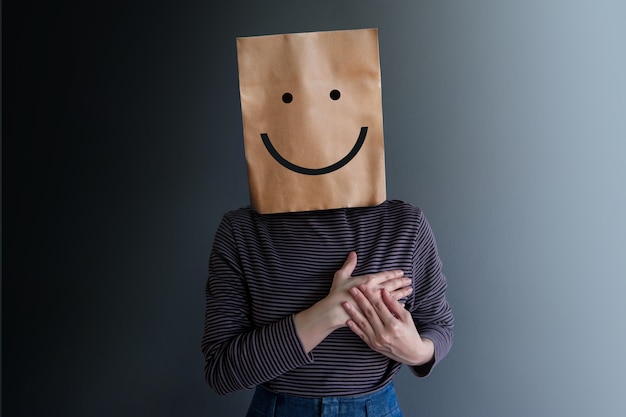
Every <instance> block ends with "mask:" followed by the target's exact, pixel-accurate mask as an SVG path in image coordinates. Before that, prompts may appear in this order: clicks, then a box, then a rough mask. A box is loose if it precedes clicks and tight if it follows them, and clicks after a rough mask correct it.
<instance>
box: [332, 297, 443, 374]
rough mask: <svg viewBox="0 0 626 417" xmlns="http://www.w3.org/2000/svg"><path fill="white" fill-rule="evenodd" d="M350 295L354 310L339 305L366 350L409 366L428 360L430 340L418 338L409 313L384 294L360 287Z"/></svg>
mask: <svg viewBox="0 0 626 417" xmlns="http://www.w3.org/2000/svg"><path fill="white" fill-rule="evenodd" d="M350 294H351V295H352V297H353V298H354V301H355V303H356V305H357V306H358V308H355V306H354V305H353V304H351V302H349V301H346V302H345V303H343V307H344V309H345V310H346V312H347V313H348V315H349V316H350V319H349V320H348V322H347V325H348V327H350V329H351V330H352V331H353V332H354V333H355V334H356V335H357V336H359V337H360V338H361V339H363V341H364V342H365V343H367V345H368V346H369V347H370V348H372V349H373V350H375V351H376V352H379V353H382V354H383V355H385V356H387V357H389V358H391V359H393V360H395V361H397V362H400V363H404V364H407V365H411V366H418V365H423V364H425V363H428V362H429V361H431V360H432V358H433V356H434V345H433V343H432V341H431V340H429V339H426V338H421V337H420V335H419V333H418V331H417V328H416V327H415V323H414V322H413V318H412V317H411V313H410V312H409V311H407V310H406V309H405V308H404V306H403V305H402V304H400V303H399V302H398V301H396V300H394V299H393V298H392V297H391V295H390V294H389V292H388V291H386V290H379V291H376V290H371V289H369V288H367V287H366V286H364V285H361V286H359V287H354V288H352V289H351V290H350ZM359 309H360V311H361V312H362V313H361V312H360V311H359Z"/></svg>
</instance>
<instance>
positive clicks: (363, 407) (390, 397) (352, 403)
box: [247, 382, 402, 417]
mask: <svg viewBox="0 0 626 417" xmlns="http://www.w3.org/2000/svg"><path fill="white" fill-rule="evenodd" d="M283 416H285V417H287V416H289V417H361V416H363V417H365V416H377V417H382V416H389V417H401V416H402V413H401V411H400V408H399V406H398V401H397V398H396V392H395V388H394V386H393V383H392V382H390V383H388V384H387V385H385V386H384V387H382V388H381V389H379V390H377V391H374V392H372V393H369V394H364V395H355V396H340V397H322V398H307V397H299V396H296V395H290V394H281V393H274V392H271V391H269V390H268V389H266V388H263V387H261V386H259V387H257V389H256V390H255V392H254V397H253V398H252V403H251V404H250V409H249V411H248V414H247V417H283Z"/></svg>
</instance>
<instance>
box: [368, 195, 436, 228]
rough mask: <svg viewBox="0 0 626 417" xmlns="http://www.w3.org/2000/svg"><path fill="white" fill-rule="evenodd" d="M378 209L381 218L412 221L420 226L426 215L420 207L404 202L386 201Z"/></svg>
mask: <svg viewBox="0 0 626 417" xmlns="http://www.w3.org/2000/svg"><path fill="white" fill-rule="evenodd" d="M376 209H377V210H376V211H377V214H378V215H381V216H391V217H393V218H398V219H401V220H406V221H408V220H411V221H414V222H416V223H418V224H419V223H422V221H423V220H424V213H423V212H422V210H421V209H420V208H419V207H417V206H415V205H413V204H411V203H407V202H406V201H402V200H386V201H385V202H383V203H382V204H381V205H379V206H377V207H376Z"/></svg>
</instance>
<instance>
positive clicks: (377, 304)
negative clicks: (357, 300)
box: [365, 289, 399, 327]
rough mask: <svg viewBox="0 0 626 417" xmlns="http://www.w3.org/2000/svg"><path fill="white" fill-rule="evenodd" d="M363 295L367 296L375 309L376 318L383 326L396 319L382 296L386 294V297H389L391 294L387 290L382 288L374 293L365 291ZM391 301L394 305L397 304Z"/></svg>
mask: <svg viewBox="0 0 626 417" xmlns="http://www.w3.org/2000/svg"><path fill="white" fill-rule="evenodd" d="M365 296H366V297H367V298H368V300H369V301H370V303H372V306H373V307H374V310H375V311H376V315H377V316H378V319H379V320H380V322H381V324H382V326H383V327H384V326H386V325H387V324H388V323H390V322H391V321H393V320H396V317H395V316H394V314H393V313H392V312H391V310H390V309H389V307H388V306H387V303H386V302H385V300H384V298H383V297H385V296H386V297H387V298H388V299H391V295H390V294H389V291H387V290H385V289H382V290H380V291H377V292H376V293H374V294H372V293H371V292H369V293H366V294H365ZM392 302H393V303H394V304H395V305H398V304H399V303H398V302H397V301H392Z"/></svg>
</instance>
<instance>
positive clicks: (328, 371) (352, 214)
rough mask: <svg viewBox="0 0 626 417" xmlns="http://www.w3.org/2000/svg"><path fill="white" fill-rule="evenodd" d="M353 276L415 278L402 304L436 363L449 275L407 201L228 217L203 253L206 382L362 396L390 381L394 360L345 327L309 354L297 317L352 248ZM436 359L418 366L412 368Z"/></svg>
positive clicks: (322, 292) (225, 388) (448, 317)
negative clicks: (395, 272) (397, 273)
mask: <svg viewBox="0 0 626 417" xmlns="http://www.w3.org/2000/svg"><path fill="white" fill-rule="evenodd" d="M351 250H354V251H356V253H357V256H358V263H357V267H356V269H355V271H354V273H353V275H355V276H357V275H363V274H368V273H376V272H380V271H384V270H391V269H402V270H403V271H404V274H405V276H408V277H409V278H412V281H413V284H412V285H413V289H414V291H413V293H412V294H411V295H410V296H409V297H408V298H407V299H406V300H405V303H406V308H407V309H408V310H409V311H411V313H412V316H413V319H414V321H415V323H416V325H417V328H418V330H419V332H420V335H421V336H422V337H427V338H429V339H431V340H432V341H433V342H434V344H435V363H437V362H439V361H440V360H441V359H443V357H445V355H446V354H447V352H448V350H449V349H450V346H451V345H452V341H453V332H452V329H453V316H452V311H451V309H450V306H449V305H448V303H447V301H446V298H445V290H446V286H447V283H446V278H445V276H444V274H443V273H442V265H441V260H440V258H439V255H438V253H437V247H436V242H435V238H434V236H433V233H432V230H431V228H430V226H429V224H428V222H427V220H426V218H425V217H424V214H423V212H422V211H421V210H420V209H419V208H417V207H414V206H412V205H410V204H408V203H404V202H401V201H397V200H392V201H385V202H384V203H383V204H381V205H379V206H376V207H361V208H346V209H333V210H320V211H311V212H297V213H280V214H265V215H261V214H258V213H256V212H254V211H253V210H252V209H251V208H249V207H245V208H241V209H238V210H234V211H231V212H228V213H226V214H225V215H224V217H223V219H222V221H221V223H220V225H219V227H218V230H217V232H216V234H215V238H214V241H213V247H212V250H211V254H210V258H209V275H208V280H207V285H206V311H205V326H204V335H203V338H202V351H203V354H204V356H205V360H206V365H205V374H206V379H207V383H208V384H209V385H210V386H211V387H212V388H213V389H214V390H215V391H217V392H218V393H220V394H225V393H228V392H232V391H235V390H240V389H249V388H253V387H255V386H256V385H259V384H263V385H264V386H265V387H266V388H268V389H270V390H271V391H274V392H283V393H287V394H292V395H300V396H305V397H323V396H338V395H358V394H363V393H368V392H372V391H374V390H376V389H378V388H380V387H382V386H383V385H384V384H386V383H387V382H389V381H390V380H391V378H392V377H393V375H394V374H395V373H396V372H397V371H398V370H399V369H400V364H398V363H397V362H395V361H393V360H390V359H389V358H387V357H385V356H383V355H381V354H379V353H377V352H374V351H373V350H371V349H370V348H369V347H368V346H367V345H366V344H365V343H364V342H363V341H362V340H361V339H360V338H358V337H357V336H356V335H354V334H353V333H352V332H351V331H350V330H349V329H348V328H341V329H338V330H336V331H334V332H333V333H331V334H330V335H329V336H328V337H327V338H326V339H325V340H324V341H322V343H320V344H319V345H318V346H317V347H316V348H315V349H313V351H312V352H311V353H309V354H307V353H306V352H305V351H304V349H303V347H302V344H301V343H300V340H299V338H298V336H297V333H296V330H295V326H294V321H293V315H294V314H295V313H297V312H299V311H302V310H304V309H306V308H308V307H310V306H311V305H313V304H314V303H316V302H317V301H319V300H320V299H322V298H324V297H325V296H326V295H327V294H328V291H329V289H330V286H331V284H332V279H333V274H334V273H335V271H336V270H338V269H339V268H340V267H341V266H342V264H343V262H344V260H345V258H346V256H347V254H348V252H349V251H351ZM432 365H434V364H431V365H429V366H428V367H425V368H423V369H418V368H416V369H414V372H415V373H416V374H417V375H420V376H423V375H426V374H428V373H429V372H430V370H431V369H432Z"/></svg>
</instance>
